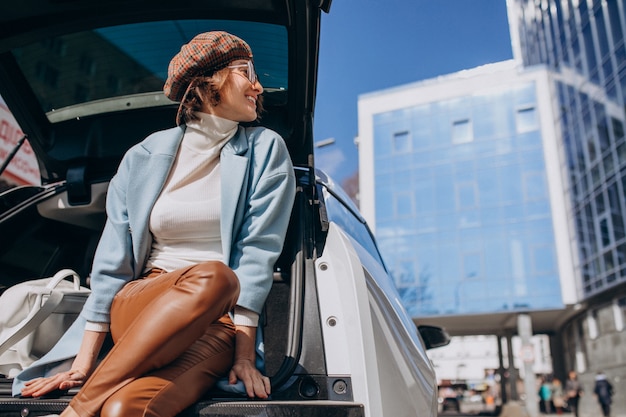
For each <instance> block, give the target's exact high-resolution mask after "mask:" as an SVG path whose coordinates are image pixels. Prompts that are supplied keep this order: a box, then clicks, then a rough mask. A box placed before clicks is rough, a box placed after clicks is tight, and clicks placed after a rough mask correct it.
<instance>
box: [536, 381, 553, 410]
mask: <svg viewBox="0 0 626 417" xmlns="http://www.w3.org/2000/svg"><path fill="white" fill-rule="evenodd" d="M539 399H540V400H541V404H542V405H543V407H542V409H543V411H544V413H546V414H550V413H552V384H550V382H549V381H548V378H546V377H542V378H541V386H540V387H539Z"/></svg>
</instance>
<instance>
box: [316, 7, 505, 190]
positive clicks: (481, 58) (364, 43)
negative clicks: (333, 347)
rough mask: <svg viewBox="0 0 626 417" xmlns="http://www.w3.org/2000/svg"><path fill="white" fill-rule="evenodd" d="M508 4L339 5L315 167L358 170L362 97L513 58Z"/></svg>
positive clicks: (327, 47)
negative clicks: (356, 139) (331, 141)
mask: <svg viewBox="0 0 626 417" xmlns="http://www.w3.org/2000/svg"><path fill="white" fill-rule="evenodd" d="M512 56H513V54H512V50H511V39H510V36H509V28H508V21H507V14H506V1H505V0H333V2H332V6H331V10H330V13H329V14H323V15H322V27H321V42H320V57H319V78H318V87H317V101H316V108H315V120H314V133H315V138H316V140H317V141H321V140H324V139H327V138H334V139H335V144H333V145H330V146H326V147H323V148H319V149H318V150H317V151H316V166H317V167H319V168H321V169H323V170H324V171H326V172H327V173H329V174H330V175H331V176H332V177H333V178H334V179H335V180H336V181H337V182H339V183H341V182H342V181H343V180H344V179H346V178H347V177H349V176H351V175H352V174H353V173H354V172H356V171H357V170H358V156H357V148H356V146H355V145H354V137H355V136H357V134H358V126H357V100H358V96H359V95H361V94H364V93H369V92H372V91H378V90H382V89H386V88H390V87H396V86H399V85H402V84H408V83H412V82H415V81H420V80H425V79H429V78H433V77H436V76H438V75H443V74H449V73H452V72H456V71H460V70H463V69H468V68H474V67H477V66H480V65H483V64H487V63H491V62H498V61H503V60H507V59H511V58H512Z"/></svg>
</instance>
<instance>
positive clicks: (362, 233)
mask: <svg viewBox="0 0 626 417" xmlns="http://www.w3.org/2000/svg"><path fill="white" fill-rule="evenodd" d="M323 189H324V203H325V205H326V212H327V214H328V220H330V221H332V222H335V223H337V224H338V225H339V226H341V229H342V230H343V231H344V232H346V233H347V234H348V235H349V236H350V237H351V238H352V239H354V240H355V241H357V242H358V243H359V245H361V246H362V247H363V248H364V249H365V250H366V251H367V252H368V253H369V254H370V255H371V256H372V257H373V258H374V259H375V260H376V262H378V263H379V264H380V266H381V267H382V268H383V269H384V268H385V264H384V262H383V260H382V258H381V256H380V252H378V247H377V246H376V243H375V242H374V238H373V237H372V233H371V232H370V230H369V228H368V227H367V224H366V223H365V222H364V221H363V220H361V219H359V218H358V217H356V215H355V213H358V212H356V211H354V210H355V209H354V208H353V207H354V205H353V204H352V203H347V201H349V199H347V200H345V201H346V202H344V200H341V199H339V198H338V197H339V195H340V194H339V193H338V192H337V191H335V190H333V191H332V192H331V191H330V190H329V189H328V188H323ZM339 190H340V189H339Z"/></svg>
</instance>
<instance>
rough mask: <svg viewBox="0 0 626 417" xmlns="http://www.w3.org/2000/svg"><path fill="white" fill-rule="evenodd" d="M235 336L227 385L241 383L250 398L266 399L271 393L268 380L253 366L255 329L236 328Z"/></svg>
mask: <svg viewBox="0 0 626 417" xmlns="http://www.w3.org/2000/svg"><path fill="white" fill-rule="evenodd" d="M236 328H237V331H236V336H235V363H234V364H233V367H232V368H231V369H230V374H229V375H228V383H229V384H236V383H237V380H240V381H241V382H243V385H244V386H245V387H246V394H248V397H250V398H254V397H257V398H262V399H266V398H267V397H269V395H270V393H271V385H270V379H269V378H268V377H266V376H264V375H263V374H261V372H259V370H258V369H256V366H255V364H254V358H255V357H256V353H255V348H254V347H255V339H256V327H250V326H236Z"/></svg>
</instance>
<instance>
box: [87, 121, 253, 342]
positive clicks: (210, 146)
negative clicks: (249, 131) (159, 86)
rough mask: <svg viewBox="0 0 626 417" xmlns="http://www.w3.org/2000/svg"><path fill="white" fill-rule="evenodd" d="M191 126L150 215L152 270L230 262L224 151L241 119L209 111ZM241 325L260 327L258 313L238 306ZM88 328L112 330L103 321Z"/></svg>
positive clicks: (150, 264)
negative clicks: (224, 232) (223, 223)
mask: <svg viewBox="0 0 626 417" xmlns="http://www.w3.org/2000/svg"><path fill="white" fill-rule="evenodd" d="M196 114H197V115H198V117H199V120H195V121H193V122H190V123H188V124H187V129H186V130H185V134H184V135H183V139H182V142H181V145H180V148H179V150H178V154H177V155H176V159H175V161H174V165H173V167H172V170H171V172H170V174H169V177H168V178H167V181H166V182H165V185H164V188H163V190H162V191H161V194H160V195H159V197H158V198H157V200H156V202H155V204H154V207H153V208H152V213H151V215H150V231H151V232H152V237H153V241H152V249H151V252H150V257H149V258H148V262H147V264H146V270H149V269H151V268H159V269H163V270H165V271H168V272H169V271H174V270H176V269H179V268H184V267H187V266H191V265H193V264H197V263H200V262H205V261H211V260H218V261H222V262H224V259H223V253H222V237H221V233H220V218H221V192H220V151H221V150H222V147H223V146H224V145H225V144H226V142H228V141H229V140H230V139H231V138H232V137H233V136H234V135H235V133H236V131H237V126H238V123H237V122H233V121H231V120H227V119H223V118H220V117H217V116H214V115H211V114H207V113H196ZM234 322H235V324H237V325H244V326H253V327H256V326H257V325H258V314H256V313H255V312H253V311H250V310H247V309H244V308H242V307H236V308H235V319H234ZM87 329H88V330H95V331H108V326H107V325H106V324H105V325H104V326H103V324H101V323H88V325H87Z"/></svg>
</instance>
